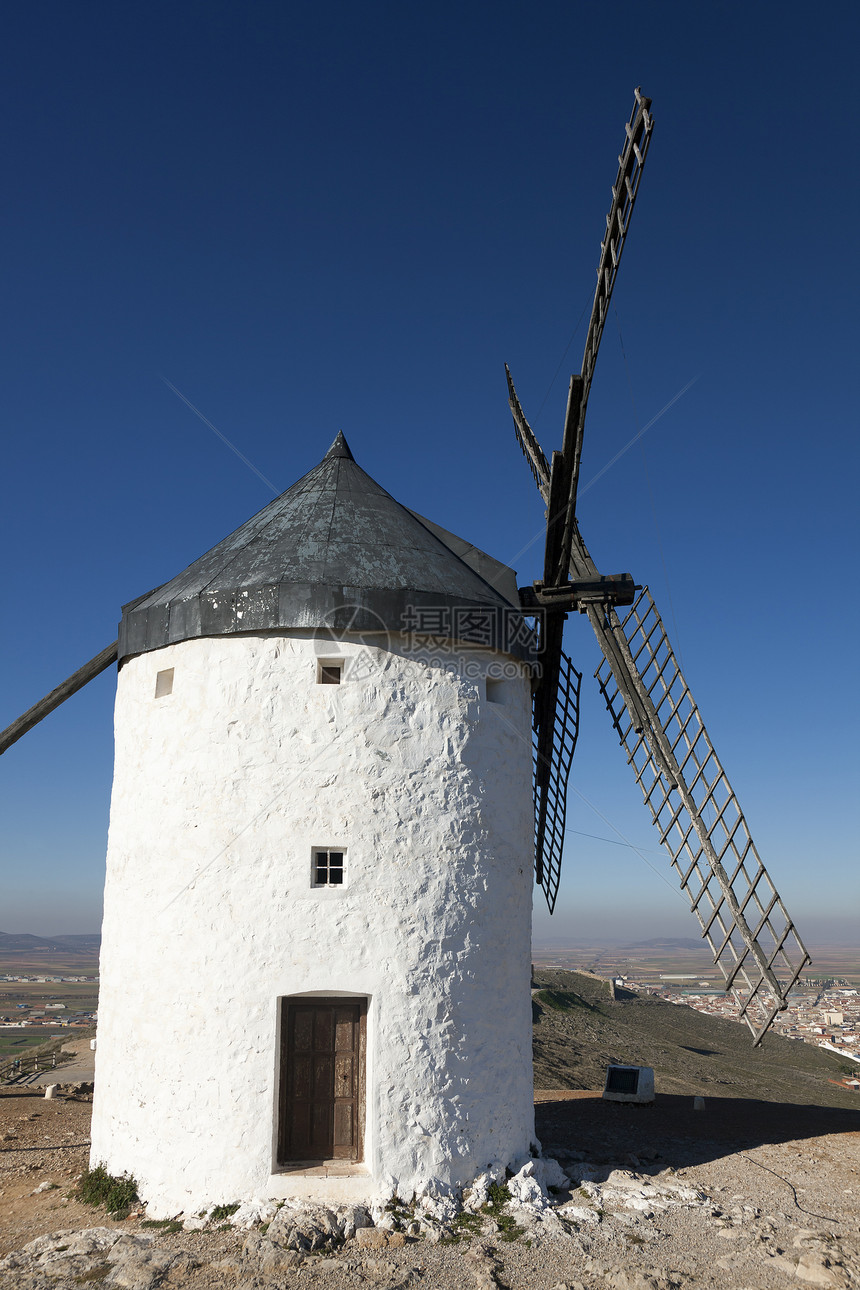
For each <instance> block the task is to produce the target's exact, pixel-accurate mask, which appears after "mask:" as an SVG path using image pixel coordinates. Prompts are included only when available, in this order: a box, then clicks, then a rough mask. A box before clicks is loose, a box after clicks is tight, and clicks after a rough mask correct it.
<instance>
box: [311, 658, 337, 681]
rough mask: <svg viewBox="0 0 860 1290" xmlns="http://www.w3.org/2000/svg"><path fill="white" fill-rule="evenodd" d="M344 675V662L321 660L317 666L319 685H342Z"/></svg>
mask: <svg viewBox="0 0 860 1290" xmlns="http://www.w3.org/2000/svg"><path fill="white" fill-rule="evenodd" d="M342 676H343V663H333V662H331V661H330V660H326V661H325V662H323V661H322V660H320V663H319V665H318V667H317V685H340V682H341V678H342Z"/></svg>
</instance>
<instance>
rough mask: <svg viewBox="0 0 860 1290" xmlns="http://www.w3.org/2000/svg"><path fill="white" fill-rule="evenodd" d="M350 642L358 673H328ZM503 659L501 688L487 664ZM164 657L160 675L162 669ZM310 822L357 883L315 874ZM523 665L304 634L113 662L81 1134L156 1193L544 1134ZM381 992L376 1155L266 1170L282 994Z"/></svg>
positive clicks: (230, 1196) (401, 1162) (397, 1175)
mask: <svg viewBox="0 0 860 1290" xmlns="http://www.w3.org/2000/svg"><path fill="white" fill-rule="evenodd" d="M338 652H340V653H341V654H342V655H343V656H344V657H345V658H346V659H347V667H346V670H345V675H344V680H343V683H342V684H341V685H339V686H331V685H318V684H317V683H316V667H317V659H318V657H319V656H320V655H321V654H322V655H323V656H325V657H334V656H335V655H336V654H337V653H338ZM490 665H495V666H496V667H497V668H498V667H499V666H501V665H506V666H507V669H508V671H509V672H510V671H512V670H513V671H514V672H515V673H516V676H515V677H514V679H511V680H508V681H506V682H504V683H503V685H502V686H501V687H500V688H501V694H500V695H499V694H498V691H497V697H501V698H502V699H503V700H504V701H503V702H498V703H496V702H488V701H487V698H486V686H485V682H484V679H483V677H484V675H485V674H486V671H487V668H488V667H489V666H490ZM171 667H172V668H173V669H174V678H173V690H172V693H171V694H169V695H165V696H163V697H160V698H155V697H154V696H155V688H156V673H157V672H159V671H162V670H164V669H167V668H171ZM315 846H331V847H335V846H337V847H343V848H344V849H345V850H346V852H347V866H348V881H347V885H346V886H345V887H344V888H343V889H342V890H328V889H321V890H320V889H313V888H312V887H311V885H310V883H311V872H310V857H311V848H312V847H315ZM531 855H532V807H531V736H530V700H529V686H528V680H527V677H526V674H525V670H524V669H520V668H519V665H513V664H512V663H511V660H510V659H508V658H506V657H504V656H500V655H494V654H491V653H489V652H481V651H477V650H470V651H468V652H467V653H464V654H462V655H459V656H458V655H453V656H451V657H450V658H448V659H447V660H446V659H442V660H439V661H437V662H435V663H432V664H431V665H429V666H428V665H427V664H426V663H425V661H423V660H421V659H420V658H416V657H413V656H409V655H408V654H406V653H404V652H403V651H402V650H401V649H400V648H399V645H398V643H397V641H396V638H395V642H394V643H393V644H392V642H391V641H390V640H386V642H385V644H384V645H382V646H376V645H369V644H367V643H362V642H357V641H355V640H354V639H353V640H352V641H348V640H345V641H344V642H342V643H341V644H340V645H337V644H332V643H331V642H329V643H328V644H324V645H322V646H321V645H320V643H319V641H316V640H314V639H312V638H311V636H310V634H309V633H307V634H302V633H293V634H291V635H289V636H286V637H284V636H278V637H274V636H267V637H251V636H248V637H230V638H217V639H204V640H194V641H187V642H183V643H181V644H178V645H173V646H169V647H167V648H165V649H162V650H158V651H155V652H153V653H150V654H145V655H141V656H139V657H136V658H134V659H131V660H130V661H128V662H127V663H125V665H124V666H123V667H122V669H121V671H120V674H119V683H118V691H117V702H116V766H115V775H114V786H113V798H112V803H111V820H110V836H109V844H108V862H107V886H106V892H105V916H104V928H103V943H102V966H101V992H100V1002H99V1043H98V1050H97V1054H96V1093H95V1101H94V1108H93V1111H94V1114H93V1126H92V1153H91V1159H92V1162H93V1163H94V1164H95V1163H103V1164H105V1165H106V1166H107V1168H108V1170H109V1171H110V1172H111V1173H122V1172H128V1173H130V1174H132V1175H134V1177H135V1178H136V1179H137V1180H138V1182H139V1184H140V1189H141V1195H142V1196H143V1198H144V1199H145V1200H147V1201H148V1202H149V1203H150V1207H151V1212H153V1213H156V1214H159V1215H162V1216H164V1215H167V1214H171V1213H176V1212H178V1211H183V1210H184V1211H186V1212H187V1211H194V1210H197V1209H199V1208H202V1207H203V1206H204V1205H206V1204H210V1203H215V1204H224V1203H231V1202H233V1201H236V1200H242V1199H244V1198H248V1197H252V1196H269V1197H274V1196H285V1195H291V1196H308V1197H315V1196H328V1197H331V1198H332V1199H336V1198H344V1199H345V1198H352V1199H356V1200H357V1199H371V1198H374V1197H377V1196H379V1195H382V1194H390V1193H391V1191H392V1190H393V1189H395V1188H398V1189H399V1190H400V1192H401V1194H405V1195H411V1193H412V1191H413V1190H417V1191H419V1192H420V1191H421V1190H422V1188H424V1187H425V1186H427V1184H428V1183H432V1181H433V1180H434V1179H438V1180H440V1181H441V1182H443V1183H446V1184H451V1185H455V1186H456V1185H460V1184H464V1183H466V1182H469V1181H471V1179H472V1178H474V1176H475V1175H476V1174H477V1173H479V1172H480V1171H482V1170H483V1169H485V1168H486V1166H487V1165H488V1164H490V1163H491V1162H495V1161H501V1162H502V1163H507V1162H509V1161H513V1160H514V1159H516V1158H517V1157H520V1156H522V1155H523V1153H525V1152H527V1151H528V1149H529V1144H530V1141H531V1139H532V1136H533V1125H534V1120H533V1109H532V1063H531V1001H530V992H529V985H530V979H529V977H530V920H531V889H532V873H531ZM304 992H309V993H321V994H344V995H348V994H350V993H351V994H354V995H359V996H367V997H368V998H369V1000H370V1003H369V1011H368V1052H367V1057H368V1060H367V1081H366V1087H367V1117H366V1119H367V1127H366V1135H365V1159H364V1166H365V1167H364V1169H363V1170H360V1171H358V1172H356V1173H355V1174H354V1175H353V1176H351V1177H343V1178H338V1179H320V1178H310V1177H306V1178H298V1177H296V1175H295V1174H285V1173H278V1171H277V1170H276V1167H275V1163H274V1162H275V1116H276V1100H277V1078H278V1071H277V1067H278V1052H277V1014H278V999H279V997H282V996H284V995H294V994H300V993H304Z"/></svg>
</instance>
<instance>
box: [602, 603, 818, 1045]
mask: <svg viewBox="0 0 860 1290" xmlns="http://www.w3.org/2000/svg"><path fill="white" fill-rule="evenodd" d="M589 616H591V615H589ZM600 629H601V630H599V631H598V633H597V634H598V639H599V640H600V641H601V646H603V640H602V639H601V638H602V637H603V636H606V637H608V638H610V639H611V640H612V641H613V642H614V643H615V645H616V646H617V650H616V651H615V654H614V656H613V655H610V654H609V651H607V650H604V653H605V655H606V657H605V658H604V661H603V662H602V663H601V665H600V667H599V668H598V669H597V672H596V673H595V675H596V677H597V680H598V683H599V685H600V689H601V691H602V692H603V697H604V699H605V700H606V706H607V708H608V709H609V711H610V712H611V714H612V719H613V722H614V724H615V728H616V730H617V731H618V735H619V738H620V740H621V743H622V745H623V746H624V748H625V750H626V752H627V757H628V762H629V763H630V764H631V765H632V766H633V768H634V770H635V772H636V780H637V782H638V784H639V787H640V788H641V790H642V794H643V796H644V798H645V802H646V804H647V806H648V809H649V811H650V812H651V816H652V819H653V823H654V824H655V825H656V826H657V828H658V829H659V831H660V841H661V842H662V843H663V844H664V845H665V846H666V848H667V849H668V851H669V854H670V856H671V858H672V868H673V869H674V870H675V873H676V874H677V876H678V878H679V879H680V883H681V888H682V890H683V891H684V892H685V893H686V894H687V896H688V897H689V899H690V903H691V906H692V909H693V912H694V913H695V915H696V917H697V918H698V920H699V923H700V925H701V928H702V935H703V936H704V937H705V939H706V940H707V942H708V944H709V945H710V947H711V950H712V952H713V955H714V962H715V963H716V965H717V966H718V967H719V968H720V970H721V972H722V973H723V976H724V978H725V983H726V988H727V989H731V990H732V991H733V992H734V994H735V997H736V998H737V1000H738V1004H739V1006H740V1012H741V1016H742V1017H743V1018H744V1020H745V1021H746V1023H747V1025H748V1026H749V1028H750V1030H751V1031H752V1034H753V1039H754V1043H756V1044H759V1043H760V1042H761V1039H762V1036H763V1035H764V1033H765V1031H766V1030H767V1028H768V1026H769V1025H770V1023H771V1022H772V1021H773V1019H774V1017H775V1016H776V1014H777V1012H779V1011H781V1010H782V1009H784V1008H785V1007H786V1006H787V998H788V992H789V990H790V989H791V987H792V985H793V984H794V982H795V981H796V980H797V978H798V977H799V976H800V973H801V972H802V971H803V968H804V966H805V965H806V964H807V963H808V962H809V955H808V953H807V951H806V949H805V948H804V945H803V942H802V941H801V939H800V937H799V936H798V934H797V931H796V930H795V927H794V924H793V923H792V921H791V919H790V918H789V916H788V913H787V911H786V908H785V906H784V905H783V903H782V901H781V899H780V897H779V895H778V893H777V891H776V889H775V888H774V886H773V883H772V882H771V880H770V878H769V877H768V874H767V871H766V870H765V867H764V865H763V864H762V862H761V859H760V858H759V854H758V852H757V850H756V848H755V845H754V843H753V840H752V838H751V837H750V834H749V829H748V828H747V824H746V820H745V819H744V816H743V813H742V811H741V808H740V806H739V804H738V800H737V798H736V797H735V794H734V792H733V790H732V787H731V785H730V784H729V781H728V778H727V777H726V773H725V771H724V770H723V767H722V765H721V763H720V761H719V758H718V757H717V754H716V753H715V752H714V748H713V745H712V743H711V741H710V738H709V737H708V732H707V730H706V729H705V725H704V722H703V721H702V718H701V715H700V713H699V709H698V707H697V706H696V703H695V700H694V699H693V696H692V694H691V693H690V688H689V686H688V685H687V683H686V681H685V680H684V677H683V675H682V673H681V669H680V667H679V666H678V661H677V659H676V658H675V654H674V652H673V650H672V647H671V645H670V643H669V639H668V637H667V635H666V630H665V628H664V626H663V622H662V620H661V618H660V615H659V614H658V612H657V609H656V606H655V605H654V601H653V600H652V599H651V596H650V594H649V592H648V589H647V587H646V588H644V589H643V591H642V593H641V595H640V596H639V598H638V600H637V601H636V603H635V604H634V605H633V607H632V609H631V610H630V612H629V614H628V615H627V616H626V618H625V619H624V621H623V622H620V621H619V619H618V615H617V614H616V613H615V611H614V610H612V609H610V610H608V611H607V612H606V614H605V615H604V616H603V622H602V623H601V624H600ZM619 657H620V659H621V660H622V664H621V666H622V667H623V668H624V670H625V672H626V675H620V674H619V667H618V662H617V660H618V658H619ZM631 689H632V690H633V691H634V693H635V698H636V699H637V700H638V702H637V703H636V704H635V707H633V705H631V703H630V702H629V701H628V700H627V698H626V696H625V691H627V692H628V693H629V692H630V690H631ZM631 709H632V710H631ZM780 978H781V979H780Z"/></svg>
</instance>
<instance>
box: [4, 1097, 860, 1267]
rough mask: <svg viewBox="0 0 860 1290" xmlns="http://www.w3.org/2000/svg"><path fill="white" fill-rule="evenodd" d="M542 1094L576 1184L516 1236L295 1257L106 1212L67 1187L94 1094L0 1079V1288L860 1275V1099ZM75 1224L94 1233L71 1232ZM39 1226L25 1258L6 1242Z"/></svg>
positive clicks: (264, 1244) (547, 1124)
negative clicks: (1, 1085) (814, 1103)
mask: <svg viewBox="0 0 860 1290" xmlns="http://www.w3.org/2000/svg"><path fill="white" fill-rule="evenodd" d="M537 1098H538V1106H537V1121H538V1134H539V1136H540V1138H541V1140H542V1142H543V1144H544V1150H545V1152H546V1154H549V1155H555V1156H556V1157H557V1158H559V1159H560V1160H561V1163H562V1165H563V1167H564V1169H565V1170H566V1172H567V1173H568V1174H569V1175H570V1177H571V1187H570V1189H568V1190H567V1191H565V1192H563V1193H560V1194H558V1195H556V1196H554V1197H553V1207H552V1208H551V1209H548V1210H546V1211H544V1212H543V1213H536V1212H533V1211H530V1210H522V1209H515V1208H512V1209H511V1210H510V1213H511V1215H512V1216H513V1217H514V1218H515V1220H516V1222H517V1224H518V1226H519V1227H520V1228H521V1229H522V1230H521V1232H520V1233H519V1234H517V1235H516V1239H514V1240H513V1241H507V1240H505V1239H504V1236H505V1235H506V1233H504V1232H503V1231H499V1230H492V1229H493V1228H495V1226H496V1225H495V1223H494V1222H493V1221H492V1220H487V1223H486V1227H485V1229H484V1230H483V1231H481V1232H478V1233H475V1232H464V1233H463V1238H462V1239H461V1240H459V1241H457V1242H456V1243H450V1244H447V1243H443V1244H437V1245H433V1244H430V1243H429V1242H427V1241H423V1240H420V1241H413V1240H410V1239H409V1238H408V1237H404V1236H403V1235H401V1234H400V1233H395V1234H393V1235H388V1234H386V1233H384V1232H382V1231H381V1230H379V1229H368V1230H367V1231H365V1232H364V1233H363V1234H362V1233H358V1234H357V1235H356V1238H354V1239H353V1240H351V1241H348V1242H346V1244H344V1245H342V1246H340V1247H339V1248H338V1249H337V1250H336V1252H335V1253H334V1254H333V1255H332V1254H331V1253H315V1254H311V1255H305V1256H303V1255H301V1254H300V1253H295V1252H294V1251H291V1250H288V1249H282V1248H278V1247H276V1246H275V1245H274V1244H273V1243H272V1242H271V1241H269V1240H268V1239H267V1238H266V1237H265V1236H261V1235H260V1234H259V1233H257V1232H251V1233H249V1232H245V1231H237V1230H235V1229H232V1228H227V1229H222V1230H215V1231H208V1230H207V1231H198V1232H177V1233H175V1234H171V1235H167V1234H165V1233H164V1232H162V1231H160V1230H158V1229H145V1228H143V1227H142V1225H141V1220H140V1218H128V1219H125V1220H124V1221H121V1222H113V1221H112V1220H110V1219H109V1218H108V1217H107V1216H106V1215H105V1214H104V1212H103V1211H98V1210H92V1209H90V1208H88V1207H86V1206H82V1205H81V1204H79V1202H77V1201H76V1200H74V1199H73V1198H69V1196H68V1195H67V1193H69V1192H70V1191H71V1189H72V1184H73V1179H74V1178H75V1176H76V1175H77V1174H78V1173H79V1172H80V1171H81V1169H82V1168H83V1167H84V1166H85V1163H86V1157H87V1148H86V1146H85V1145H82V1144H85V1143H86V1142H87V1137H88V1122H89V1112H90V1106H89V1104H88V1103H87V1102H86V1101H75V1100H67V1101H61V1100H56V1101H45V1100H44V1098H42V1097H39V1096H38V1095H36V1094H35V1093H34V1092H33V1091H32V1090H21V1091H18V1090H10V1089H3V1090H2V1091H0V1139H2V1141H0V1214H2V1218H0V1255H3V1254H6V1255H7V1256H8V1257H7V1258H6V1259H5V1260H2V1262H0V1287H2V1290H72V1287H77V1286H81V1285H96V1286H99V1285H105V1286H120V1287H126V1290H155V1287H157V1286H159V1285H163V1286H165V1287H178V1286H181V1287H183V1288H187V1290H215V1287H218V1288H219V1290H220V1287H228V1288H229V1290H232V1288H233V1287H238V1288H240V1290H292V1288H293V1287H296V1288H298V1287H304V1288H305V1290H307V1288H308V1287H313V1286H321V1287H322V1286H325V1287H327V1288H331V1290H339V1288H340V1287H344V1288H346V1287H356V1286H365V1285H366V1286H377V1287H380V1290H395V1287H400V1286H416V1287H417V1286H421V1287H427V1290H463V1288H464V1287H468V1288H470V1287H473V1286H474V1287H478V1290H482V1288H485V1287H492V1286H493V1285H500V1286H509V1287H511V1290H555V1288H556V1287H573V1288H574V1290H592V1288H594V1290H599V1288H600V1290H602V1288H603V1287H607V1290H675V1288H676V1287H691V1288H692V1287H699V1286H701V1287H711V1286H713V1287H717V1286H719V1287H720V1288H721V1290H771V1288H773V1290H778V1288H779V1290H782V1288H783V1287H786V1286H790V1287H801V1286H804V1285H807V1286H811V1285H820V1286H832V1287H836V1290H848V1287H851V1286H854V1285H858V1284H860V1282H858V1276H860V1110H858V1111H844V1110H836V1109H831V1108H820V1107H804V1106H797V1105H786V1104H777V1103H766V1102H753V1101H749V1100H743V1099H729V1098H714V1099H708V1100H707V1102H706V1106H705V1110H704V1111H701V1112H695V1111H693V1109H692V1103H691V1099H690V1098H686V1097H680V1096H677V1097H671V1096H658V1099H657V1103H656V1104H655V1105H654V1106H651V1107H627V1106H615V1105H612V1104H609V1103H605V1102H603V1101H602V1100H601V1098H600V1097H599V1095H598V1094H594V1093H587V1092H574V1093H560V1092H545V1093H540V1094H538V1095H537ZM10 1135H12V1136H10ZM45 1184H48V1185H47V1186H45ZM52 1184H53V1185H52ZM38 1188H44V1189H43V1190H37V1189H38ZM571 1207H572V1208H571ZM85 1229H96V1232H95V1233H93V1234H92V1235H91V1236H87V1237H84V1238H80V1236H79V1234H80V1233H81V1232H82V1231H84V1230H85ZM58 1232H63V1233H65V1235H63V1236H60V1237H58V1236H56V1233H58ZM51 1234H54V1235H53V1236H52V1235H51ZM507 1235H509V1233H507ZM40 1237H41V1238H42V1240H41V1241H37V1245H36V1248H35V1249H32V1250H31V1251H30V1252H29V1253H24V1254H19V1253H15V1252H17V1251H21V1250H22V1249H23V1248H24V1247H25V1246H27V1245H29V1244H31V1243H32V1242H33V1241H34V1239H35V1238H40ZM389 1242H391V1243H390V1244H389ZM373 1243H376V1244H375V1246H374V1244H373ZM243 1248H244V1253H243ZM76 1251H77V1252H76Z"/></svg>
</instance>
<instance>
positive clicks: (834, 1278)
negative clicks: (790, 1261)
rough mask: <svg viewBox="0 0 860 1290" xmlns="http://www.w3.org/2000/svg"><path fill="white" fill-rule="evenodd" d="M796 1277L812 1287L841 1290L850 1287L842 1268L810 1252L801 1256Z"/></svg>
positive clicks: (796, 1269)
mask: <svg viewBox="0 0 860 1290" xmlns="http://www.w3.org/2000/svg"><path fill="white" fill-rule="evenodd" d="M795 1276H797V1277H799V1278H800V1280H801V1281H806V1282H807V1283H809V1284H810V1285H816V1286H833V1287H838V1288H839V1290H842V1287H844V1286H847V1285H848V1277H847V1276H846V1274H845V1273H844V1272H843V1271H842V1269H841V1268H837V1267H833V1266H832V1265H831V1263H830V1260H829V1259H827V1258H821V1257H820V1256H819V1255H817V1254H812V1253H809V1252H808V1253H806V1254H801V1256H800V1259H799V1261H798V1264H797V1267H796V1268H795Z"/></svg>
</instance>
